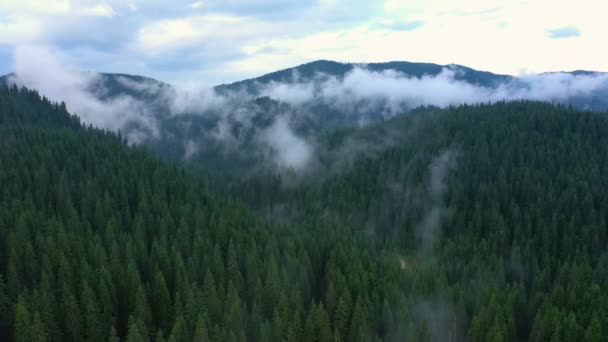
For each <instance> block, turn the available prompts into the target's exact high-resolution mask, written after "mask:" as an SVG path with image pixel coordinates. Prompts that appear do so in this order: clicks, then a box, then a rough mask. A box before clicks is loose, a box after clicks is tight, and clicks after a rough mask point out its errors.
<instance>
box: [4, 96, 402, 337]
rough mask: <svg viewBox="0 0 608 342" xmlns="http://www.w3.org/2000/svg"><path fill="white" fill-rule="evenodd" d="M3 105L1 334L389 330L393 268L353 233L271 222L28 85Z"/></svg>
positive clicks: (348, 333) (352, 333) (359, 333)
mask: <svg viewBox="0 0 608 342" xmlns="http://www.w3.org/2000/svg"><path fill="white" fill-rule="evenodd" d="M0 99H2V101H0V118H1V119H0V123H1V124H0V146H1V147H2V148H1V149H0V165H2V167H1V170H2V172H0V188H1V189H2V192H1V193H0V243H1V244H2V246H1V248H0V339H1V340H3V341H4V340H7V341H43V340H50V341H81V340H83V339H86V340H92V341H105V340H116V339H117V338H120V340H127V341H139V340H150V339H170V340H175V341H186V340H193V339H196V340H201V339H202V340H207V339H211V340H213V341H226V340H245V339H248V340H255V341H268V340H294V339H301V338H303V336H317V338H316V339H317V340H328V339H330V338H333V337H334V336H338V335H339V334H341V335H342V336H344V338H345V339H346V338H350V337H353V338H355V337H357V338H361V339H364V340H367V339H369V338H372V336H381V335H382V334H384V333H383V331H382V328H381V327H380V326H378V323H377V322H376V321H375V320H374V319H373V317H375V315H376V314H377V312H380V310H381V308H382V304H383V302H384V301H388V302H393V301H394V300H395V298H396V297H397V296H398V295H399V292H400V291H399V290H398V289H397V288H396V286H395V285H396V279H398V278H399V277H400V274H399V271H398V269H397V267H396V266H395V265H394V263H392V262H388V263H387V262H386V260H390V258H389V259H387V258H385V257H383V254H384V253H387V251H379V250H376V249H375V248H373V246H372V245H371V244H369V242H367V241H365V240H363V239H358V238H357V237H355V236H353V235H352V234H350V233H349V232H350V231H351V230H350V228H349V227H347V226H333V227H330V226H327V225H325V224H323V223H322V222H319V221H315V220H314V219H311V220H308V221H307V222H305V223H304V222H303V223H301V224H297V225H295V224H294V225H290V226H276V225H271V224H268V223H266V222H264V220H261V219H259V218H257V217H256V216H255V215H253V214H252V213H251V212H250V211H249V210H247V209H246V208H244V207H243V206H242V205H239V204H238V203H235V202H232V201H228V200H225V199H223V198H222V197H221V196H218V195H217V194H213V193H210V192H208V191H207V190H205V188H206V186H205V184H204V183H202V182H200V181H198V180H195V179H194V178H193V177H192V176H191V175H189V174H188V173H186V172H185V171H184V170H183V169H182V168H179V167H176V166H171V165H165V164H163V163H162V162H160V161H159V160H158V159H156V158H154V157H152V156H151V155H150V154H149V153H147V152H146V151H144V150H142V149H139V148H129V147H128V146H127V145H126V144H125V142H124V141H123V140H122V139H120V138H119V137H117V136H116V135H114V134H113V133H109V132H103V131H99V130H96V129H91V128H84V127H80V126H78V125H74V121H73V117H71V116H70V115H69V114H68V113H67V112H65V110H64V109H62V107H61V106H55V105H52V104H50V103H49V102H47V101H45V100H44V99H42V98H40V97H38V96H37V95H36V93H35V92H33V91H27V90H25V89H23V90H17V89H16V88H13V89H10V90H9V89H8V88H5V87H1V86H0ZM13 103H16V104H17V106H13V105H12V104H13ZM13 109H16V110H18V112H17V113H14V112H13ZM15 117H21V118H22V119H21V120H20V121H14V120H13V119H14V118H15ZM388 253H391V252H388ZM345 270H349V271H348V272H346V271H345ZM346 293H348V295H346ZM339 303H343V304H339ZM336 305H338V306H340V310H338V312H339V314H335V313H334V311H335V310H336ZM336 315H337V316H336ZM337 317H339V319H338V318H337Z"/></svg>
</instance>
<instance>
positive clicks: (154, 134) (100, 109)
mask: <svg viewBox="0 0 608 342" xmlns="http://www.w3.org/2000/svg"><path fill="white" fill-rule="evenodd" d="M13 76H14V75H13ZM72 76H73V77H72V79H76V80H78V82H73V83H75V84H73V83H68V84H62V83H61V80H58V83H59V84H60V86H61V87H59V88H57V86H55V84H53V83H51V84H50V85H49V84H48V83H49V82H46V83H44V84H43V85H44V86H46V87H47V88H50V89H48V90H49V91H45V89H39V90H40V91H41V93H43V94H45V93H51V94H53V95H54V96H53V97H52V99H53V100H55V101H62V100H65V101H66V103H67V106H68V109H70V110H71V111H73V112H76V113H81V116H82V114H84V116H83V121H84V122H86V123H92V124H94V125H96V126H98V127H101V128H108V129H111V130H113V131H118V130H119V131H121V133H122V134H123V135H124V136H125V137H127V139H128V140H129V141H130V142H131V143H134V144H140V145H145V146H147V147H148V148H150V149H151V150H152V151H154V152H155V153H156V154H157V155H160V156H162V157H163V158H165V159H169V160H173V161H187V162H188V163H189V164H191V166H195V167H200V168H203V169H206V170H209V171H210V172H212V173H216V174H218V175H227V174H242V173H243V172H244V171H248V172H249V171H254V172H255V171H259V170H260V169H263V168H266V167H269V165H272V166H270V167H275V168H280V169H285V170H287V169H294V170H295V171H297V172H298V173H301V172H302V170H304V172H306V170H305V169H307V167H303V166H306V165H308V164H310V163H316V162H317V160H316V155H317V154H318V153H317V151H316V146H317V145H318V142H319V139H320V137H321V136H322V135H323V134H324V132H328V131H332V130H334V129H340V128H349V127H359V126H365V125H369V124H373V123H378V122H382V121H384V120H388V119H390V118H392V117H395V116H397V115H399V114H401V113H404V112H411V111H412V110H414V109H415V108H418V107H425V106H438V107H448V106H454V105H459V104H462V103H486V102H497V101H502V100H508V101H511V100H518V99H528V100H542V101H547V102H551V103H563V104H568V105H573V106H576V107H578V108H582V109H589V110H607V109H608V100H607V99H608V74H605V73H598V72H591V71H580V70H579V71H573V72H570V73H564V72H559V73H543V74H538V75H524V76H521V77H513V76H507V75H499V74H493V73H490V72H484V71H478V70H474V69H471V68H468V67H465V66H461V65H455V64H450V65H437V64H430V63H410V62H388V63H369V64H349V63H338V62H332V61H325V60H321V61H315V62H311V63H307V64H303V65H300V66H297V67H294V68H289V69H285V70H280V71H277V72H273V73H270V74H266V75H263V76H260V77H257V78H254V79H250V80H244V81H240V82H236V83H232V84H225V85H219V86H216V87H214V88H212V89H194V90H193V89H183V88H181V87H176V86H172V85H170V84H167V83H164V82H160V81H157V80H154V79H151V78H146V77H141V76H133V75H124V74H107V73H103V74H94V73H90V72H87V73H80V74H77V75H72ZM29 77H30V78H31V77H32V76H31V75H29ZM15 79H16V80H19V78H15ZM4 80H5V81H6V80H7V77H4ZM21 83H23V84H26V85H27V84H28V82H27V80H22V82H21ZM32 86H36V83H35V82H34V83H33V84H32ZM41 88H44V87H41ZM64 97H65V98H64ZM107 117H111V119H104V118H107ZM292 150H297V151H299V152H298V153H297V157H296V158H294V157H293V155H294V154H293V153H290V151H292Z"/></svg>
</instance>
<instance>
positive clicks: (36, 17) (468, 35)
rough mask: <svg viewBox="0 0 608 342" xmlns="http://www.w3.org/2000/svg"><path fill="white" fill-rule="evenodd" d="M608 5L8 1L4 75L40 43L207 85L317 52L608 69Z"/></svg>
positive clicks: (115, 66)
mask: <svg viewBox="0 0 608 342" xmlns="http://www.w3.org/2000/svg"><path fill="white" fill-rule="evenodd" d="M606 13H608V2H607V1H606V0H576V1H572V0H528V1H520V0H458V1H456V0H386V1H384V2H383V1H380V0H378V1H357V0H317V1H313V0H297V1H288V0H203V1H193V0H171V1H166V0H106V1H103V0H0V73H7V72H10V71H11V70H12V69H13V62H14V61H13V52H14V51H15V48H17V47H20V46H32V45H34V46H45V47H46V48H49V49H52V50H54V51H55V52H56V53H57V54H58V55H60V56H61V58H62V60H64V61H65V62H66V63H69V64H70V65H71V66H73V67H77V68H82V69H87V70H95V71H105V72H123V73H131V74H142V75H146V76H151V77H155V78H158V79H161V80H164V81H169V82H184V81H195V82H199V83H201V84H206V85H213V84H219V83H223V82H231V81H236V80H240V79H243V78H249V77H254V76H257V75H261V74H264V73H267V72H271V71H274V70H277V69H281V68H286V67H290V66H295V65H298V64H302V63H306V62H309V61H313V60H317V59H331V60H337V61H343V62H385V61H391V60H404V61H417V62H433V63H440V64H449V63H457V64H463V65H467V66H470V67H473V68H476V69H482V70H489V71H493V72H497V73H506V74H521V73H525V72H542V71H558V70H574V69H586V70H598V71H608V48H607V47H606V45H607V44H606V41H607V40H606V34H607V33H608V24H607V23H608V20H606Z"/></svg>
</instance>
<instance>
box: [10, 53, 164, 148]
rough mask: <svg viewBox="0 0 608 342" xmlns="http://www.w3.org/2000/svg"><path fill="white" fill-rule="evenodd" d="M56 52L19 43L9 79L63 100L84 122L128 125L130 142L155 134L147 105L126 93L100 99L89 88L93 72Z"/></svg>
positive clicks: (113, 127) (94, 76)
mask: <svg viewBox="0 0 608 342" xmlns="http://www.w3.org/2000/svg"><path fill="white" fill-rule="evenodd" d="M66 64H67V63H66V62H65V58H64V57H63V56H61V54H60V53H59V52H57V51H56V50H53V49H52V48H49V47H44V46H20V47H18V48H16V49H15V51H14V70H15V73H16V75H15V76H14V77H12V78H11V82H14V83H16V84H18V85H20V86H26V87H28V88H31V89H36V90H38V91H39V92H40V93H41V94H42V95H44V96H46V97H47V98H49V99H50V100H52V101H56V102H65V103H66V105H67V108H68V110H69V111H70V112H72V113H75V114H77V115H78V116H79V117H80V118H81V120H82V121H83V122H84V123H86V124H91V125H94V126H96V127H100V128H106V129H110V130H113V131H120V130H123V129H125V128H126V127H128V126H131V128H132V129H131V130H130V133H131V136H128V137H127V138H129V140H130V141H131V142H132V143H141V142H142V138H146V139H149V138H150V137H156V136H157V135H158V127H157V125H156V123H155V119H154V117H153V113H151V112H150V110H149V108H148V107H147V106H146V105H145V104H144V103H141V102H139V101H136V100H134V99H133V98H131V97H129V96H118V97H115V98H112V99H108V100H101V99H100V98H99V97H98V96H97V94H95V93H93V92H92V91H91V89H92V88H93V87H94V86H95V84H97V83H99V78H98V77H99V76H98V75H97V74H94V73H88V72H83V71H79V70H75V69H72V68H70V67H69V66H67V65H66Z"/></svg>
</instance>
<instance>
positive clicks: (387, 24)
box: [378, 19, 424, 31]
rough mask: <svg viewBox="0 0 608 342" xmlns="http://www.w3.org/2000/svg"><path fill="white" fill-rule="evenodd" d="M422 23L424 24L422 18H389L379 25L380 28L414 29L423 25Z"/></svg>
mask: <svg viewBox="0 0 608 342" xmlns="http://www.w3.org/2000/svg"><path fill="white" fill-rule="evenodd" d="M422 25H424V21H422V20H413V21H395V20H391V19H388V20H384V21H382V23H381V24H379V25H378V28H381V29H388V30H395V31H413V30H415V29H417V28H419V27H421V26H422Z"/></svg>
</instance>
